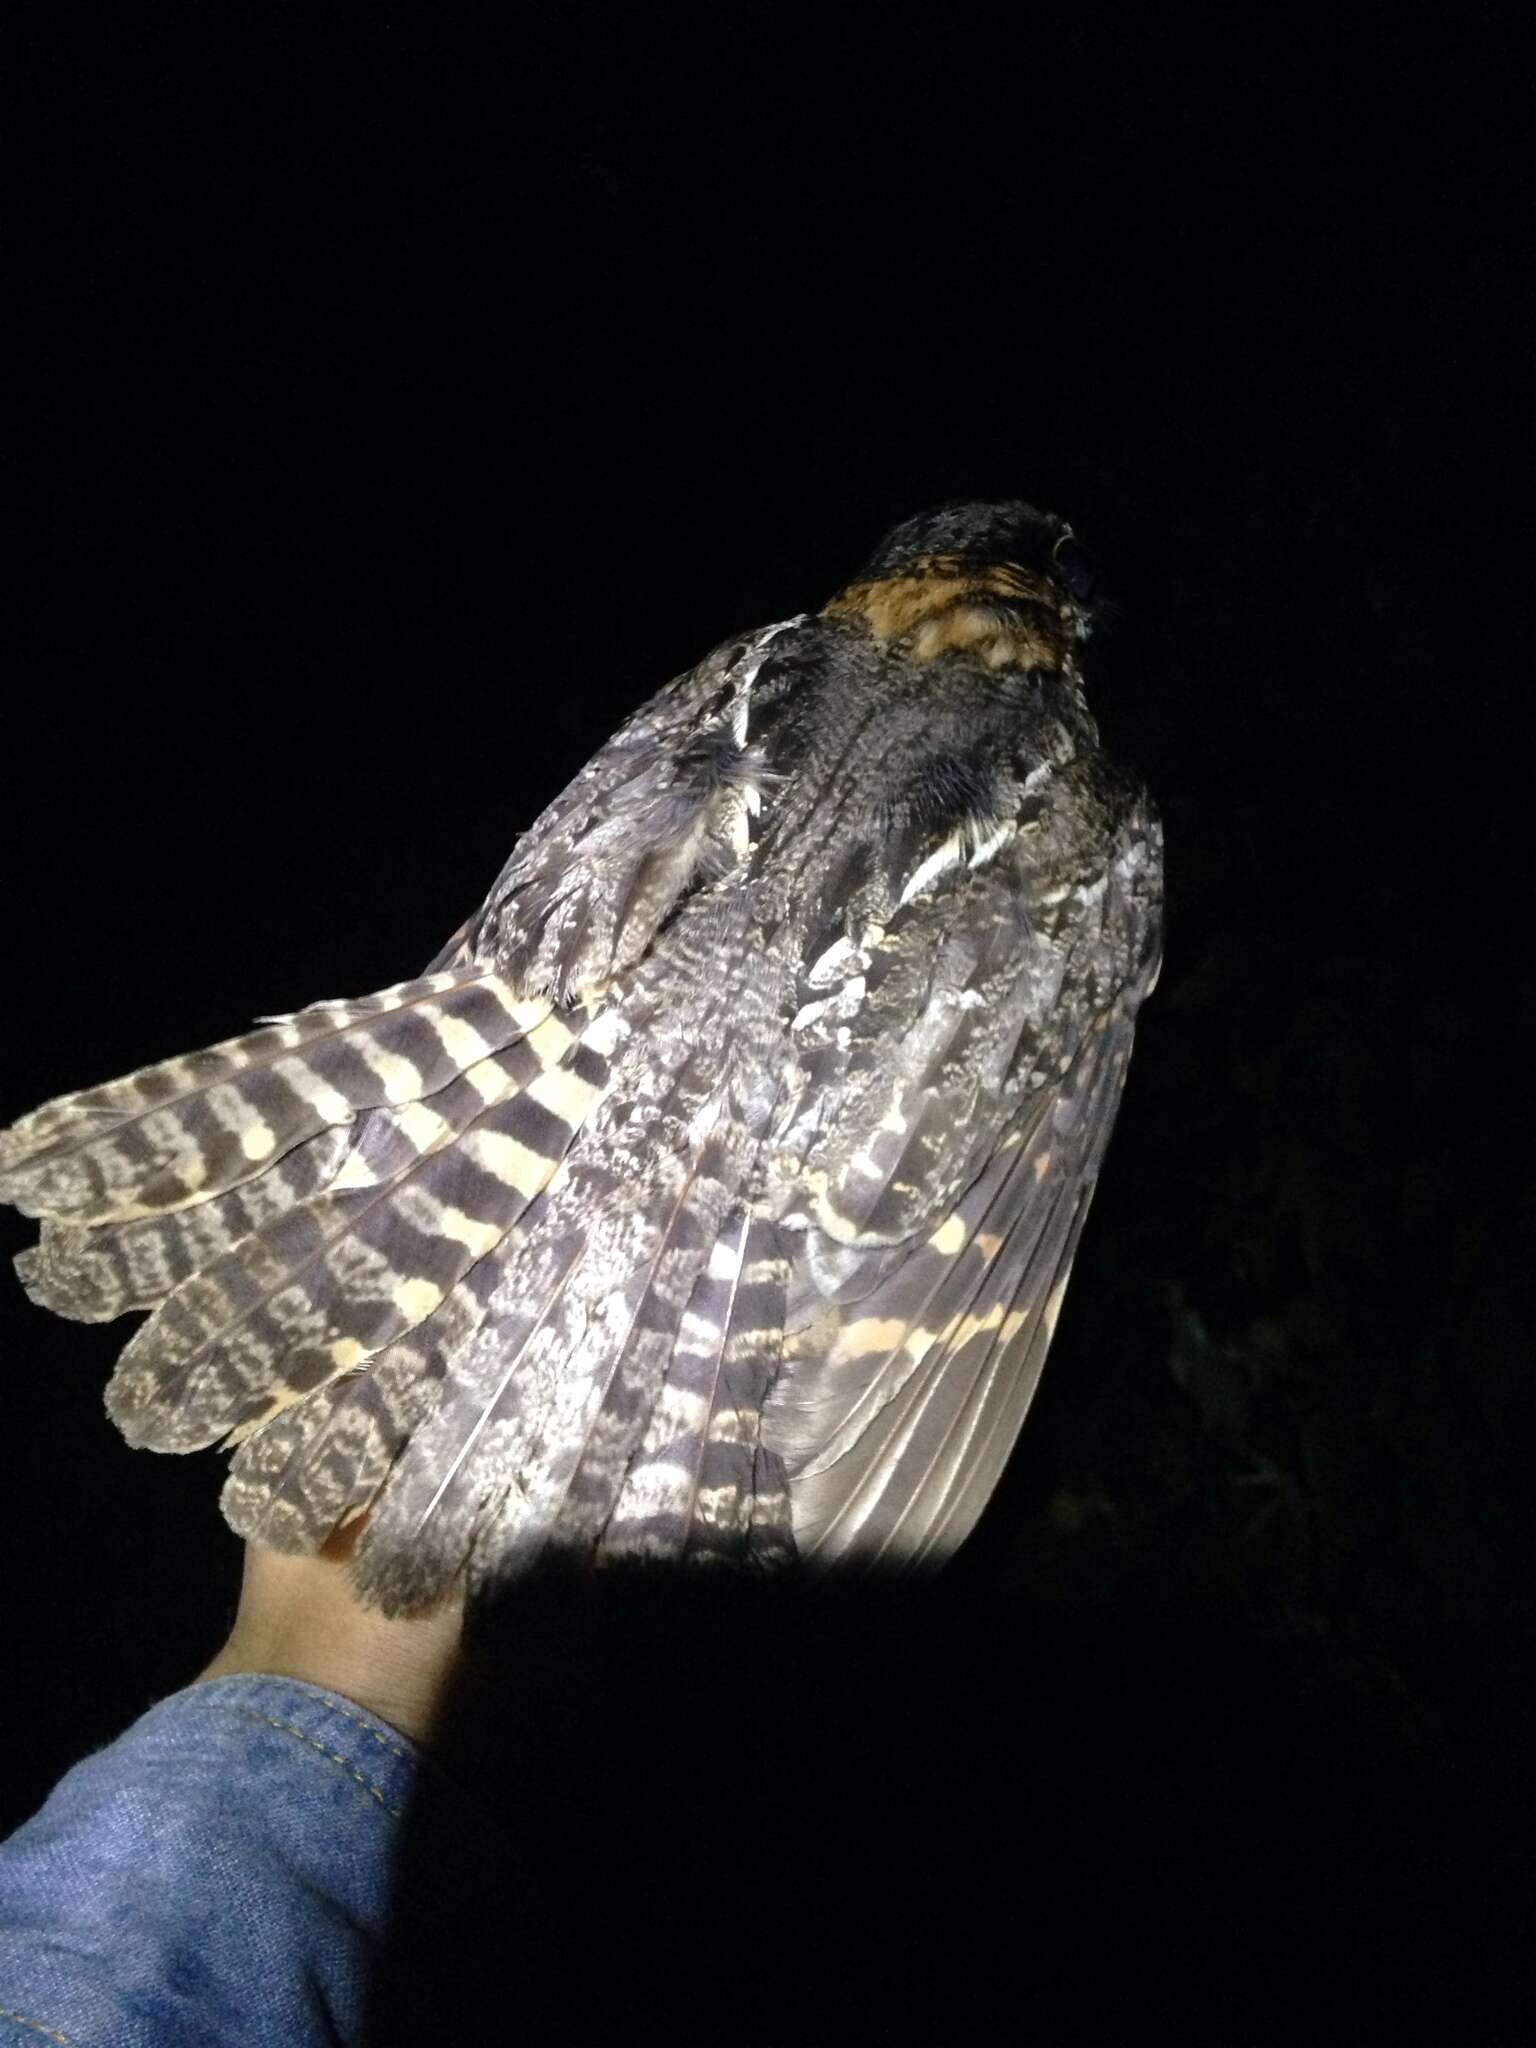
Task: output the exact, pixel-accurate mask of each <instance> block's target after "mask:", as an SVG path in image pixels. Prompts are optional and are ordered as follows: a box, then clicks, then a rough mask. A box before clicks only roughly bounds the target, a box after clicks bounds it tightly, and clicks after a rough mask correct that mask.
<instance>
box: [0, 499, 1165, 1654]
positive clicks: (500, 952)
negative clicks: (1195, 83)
mask: <svg viewBox="0 0 1536 2048" xmlns="http://www.w3.org/2000/svg"><path fill="white" fill-rule="evenodd" d="M1094 616H1095V604H1094V571H1093V566H1092V564H1091V561H1090V558H1089V556H1088V553H1087V551H1086V549H1085V548H1084V547H1083V545H1082V544H1081V542H1080V541H1079V540H1078V538H1077V536H1076V533H1075V531H1074V530H1073V528H1072V527H1071V525H1070V524H1069V523H1068V522H1067V521H1065V520H1063V519H1061V518H1058V517H1057V516H1055V515H1053V514H1050V513H1045V512H1041V511H1038V510H1036V509H1035V508H1034V507H1032V506H1030V505H1028V504H1026V503H1024V502H1023V501H1021V500H1006V501H988V502H970V501H953V502H949V503H946V504H943V505H939V506H937V507H935V508H933V509H931V510H928V511H925V512H921V513H919V514H917V515H916V516H914V517H912V518H909V519H906V520H904V521H902V522H901V523H900V524H898V525H897V526H895V527H894V528H892V529H891V530H890V531H889V532H888V533H887V534H886V535H885V537H884V538H883V539H882V540H881V541H880V543H879V544H878V546H877V547H876V548H875V550H874V552H873V553H872V554H871V555H870V557H869V558H868V559H867V560H866V561H865V562H864V564H863V566H862V567H861V568H860V569H859V570H858V572H857V573H856V574H855V575H854V577H853V579H852V580H851V581H850V582H847V583H845V584H843V585H842V586H841V587H839V588H838V590H837V591H836V593H835V594H834V595H833V596H832V597H831V598H830V599H829V600H828V601H827V602H825V603H824V604H823V605H822V606H821V607H820V609H818V610H816V611H812V612H806V613H801V614H798V615H796V616H794V617H791V618H787V619H784V620H781V621H779V622H777V623H775V624H771V625H769V626H766V627H762V628H758V629H755V630H752V631H748V632H744V633H741V634H737V635H735V636H734V637H732V638H731V639H729V640H728V641H726V642H725V643H723V644H722V645H720V646H717V647H716V648H714V649H713V651H711V652H710V653H708V654H706V655H705V656H704V658H703V659H702V660H701V661H699V662H698V664H697V665H696V666H695V667H693V668H691V669H689V670H688V671H687V672H686V673H684V674H682V675H680V676H678V677H677V678H676V679H675V680H673V681H671V682H669V683H668V684H667V685H666V686H665V687H664V688H662V689H661V690H660V691H659V693H658V694H656V695H655V696H653V697H652V698H651V699H650V701H649V702H647V703H646V704H644V705H643V706H642V707H641V708H640V709H639V710H637V711H636V712H635V713H634V714H633V715H632V716H631V717H630V718H629V719H628V720H627V721H626V722H625V723H624V724H623V725H621V726H620V728H619V730H618V731H617V732H616V733H615V734H614V736H613V737H612V738H611V739H610V740H609V741H608V742H607V743H606V745H604V746H602V747H600V748H599V749H598V751H597V752H596V753H595V754H594V755H593V757H592V758H591V760H590V761H589V762H588V763H587V765H586V766H585V767H584V768H582V769H581V770H580V771H579V772H578V773H577V774H576V775H575V777H574V779H573V780H572V781H571V782H570V783H569V785H568V786H567V787H566V788H565V789H564V790H563V791H562V792H561V794H559V795H558V796H556V797H555V798H554V800H553V802H551V803H550V804H549V805H548V807H547V808H546V809H545V810H544V811H543V812H542V814H541V815H540V816H539V817H538V818H537V819H536V820H535V822H534V823H533V824H532V825H531V826H530V827H529V828H528V830H527V831H525V832H524V833H523V834H522V835H521V836H520V837H519V838H518V840H517V841H516V843H515V845H514V848H513V851H512V853H511V856H510V858H509V859H508V860H507V862H506V865H505V866H504V867H503V869H502V871H501V873H500V874H499V876H498V877H497V879H496V881H495V883H494V885H493V886H492V888H491V890H490V892H489V894H488V895H487V897H486V898H485V900H484V902H483V904H482V905H481V907H480V908H479V909H478V910H477V911H476V912H475V913H474V915H473V916H471V917H470V918H469V919H468V920H467V921H466V922H465V923H464V924H462V925H461V926H460V927H459V929H458V930H457V931H456V932H455V933H454V935H453V937H452V938H451V939H450V940H449V941H448V942H447V944H446V945H445V946H444V947H443V948H442V949H441V951H440V952H439V953H438V955H437V956H436V957H435V958H434V959H433V960H432V961H431V962H430V963H429V964H428V966H427V967H426V969H425V970H424V971H423V972H421V973H420V974H418V975H417V976H416V977H415V978H413V979H411V980H407V981H403V982H400V983H398V984H397V985H395V986H393V987H390V988H388V989H385V990H383V991H381V992H379V993H376V994H373V995H368V996H364V997H362V998H359V999H338V1000H322V1001H318V1002H315V1003H312V1004H310V1005H309V1006H308V1007H306V1008H303V1009H300V1010H297V1011H295V1012H293V1013H291V1014H285V1015H282V1016H271V1017H264V1018H259V1019H258V1020H257V1021H256V1023H255V1024H254V1025H253V1026H252V1027H251V1028H250V1029H249V1030H247V1031H246V1032H244V1033H242V1034H241V1035H239V1036H237V1037H234V1038H230V1039H227V1040H225V1041H223V1042H222V1043H220V1044H218V1045H215V1046H212V1047H209V1048H207V1049H205V1050H203V1051H200V1052H195V1053H191V1054H188V1055H184V1056H180V1057H177V1058H172V1059H167V1060H164V1061H161V1062H158V1063H156V1064H153V1065H150V1066H146V1067H143V1068H141V1069H140V1070H138V1071H137V1072H135V1073H132V1074H129V1075H127V1076H126V1077H124V1078H122V1079H119V1080H115V1081H110V1082H107V1083H105V1084H104V1085H101V1086H96V1087H90V1088H86V1089H83V1090H81V1091H79V1092H76V1093H72V1094H67V1095H64V1096H62V1097H60V1098H58V1099H57V1100H54V1101H52V1102H49V1103H47V1104H45V1105H43V1106H42V1107H41V1108H39V1109H36V1110H34V1111H32V1112H31V1113H30V1114H29V1115H25V1116H23V1117H22V1118H20V1120H19V1121H18V1122H16V1123H15V1124H14V1125H12V1126H11V1127H10V1128H9V1129H7V1130H5V1131H4V1132H0V1200H3V1201H4V1202H6V1203H9V1204H12V1205H14V1206H15V1207H16V1208H17V1209H19V1210H20V1211H22V1212H23V1213H24V1214H26V1215H28V1216H31V1217H34V1218H37V1219H39V1220H40V1225H41V1228H40V1232H39V1236H38V1241H37V1243H36V1244H35V1245H34V1246H32V1247H31V1248H29V1249H28V1250H26V1251H24V1252H23V1253H21V1254H20V1256H19V1257H18V1259H17V1261H16V1264H17V1268H18V1273H19V1276H20V1279H21V1281H22V1284H23V1286H24V1287H25V1289H26V1291H27V1293H28V1294H29V1295H30V1297H31V1298H32V1300H33V1301H34V1302H36V1303H38V1304H40V1305H41V1306H43V1307H45V1308H47V1309H50V1310H53V1311H55V1312H57V1313H58V1314H61V1315H64V1316H68V1317H74V1318H77V1319H81V1320H85V1321H100V1320H106V1319H109V1318H112V1317H116V1316H118V1315H120V1314H124V1313H127V1312H130V1311H147V1319H146V1320H145V1321H143V1322H142V1323H141V1324H140V1325H139V1327H138V1328H137V1330H136V1331H135V1333H134V1334H133V1335H132V1337H131V1338H130V1339H129V1341H128V1342H127V1343H126V1345H125V1347H124V1349H123V1351H122V1353H121V1355H120V1357H119V1359H118V1362H117V1365H116V1367H115V1370H114V1371H113V1373H112V1376H111V1379H110V1382H109V1385H108V1388H107V1393H106V1403H107V1408H108V1412H109V1413H110V1415H111V1417H112V1419H113V1420H114V1422H115V1423H116V1424H117V1427H118V1428H119V1430H120V1431H121V1432H122V1434H123V1436H124V1437H125V1438H126V1439H127V1440H128V1442H129V1443H130V1444H132V1445H134V1446H139V1447H146V1448H149V1449H152V1450H158V1451H165V1452H188V1451H193V1450H197V1449H202V1448H206V1447H209V1446H212V1445H215V1444H222V1445H223V1446H224V1447H225V1448H226V1449H228V1450H230V1451H231V1452H232V1453H233V1456H232V1459H231V1463H230V1467H229V1471H228V1476H227V1478H226V1481H225V1483H224V1487H223V1491H222V1495H221V1507H222V1509H223V1513H224V1516H225V1518H226V1520H227V1521H228V1523H229V1524H230V1525H231V1526H232V1528H233V1529H234V1530H235V1531H236V1532H237V1533H238V1534H240V1535H241V1536H243V1537H245V1538H247V1539H249V1540H252V1541H255V1542H258V1543H263V1544H267V1545H270V1546H272V1547H274V1548H276V1549H278V1550H282V1551H288V1552H296V1553H307V1552H314V1551H316V1550H318V1549H320V1548H321V1547H322V1546H324V1545H325V1544H326V1543H327V1542H328V1541H329V1540H330V1539H331V1538H333V1537H334V1536H336V1535H337V1533H338V1532H341V1531H347V1530H351V1529H352V1525H353V1524H359V1525H360V1534H358V1533H357V1532H356V1531H353V1534H354V1536H355V1537H356V1540H355V1543H354V1544H353V1547H352V1549H351V1558H350V1565H351V1570H352V1573H353V1578H354V1582H355V1586H356V1591H357V1594H358V1597H359V1598H360V1599H361V1600H363V1601H364V1602H366V1603H368V1604H369V1605H372V1606H375V1607H377V1608H379V1609H382V1611H383V1612H384V1613H386V1614H399V1613H408V1612H413V1611H416V1610H417V1609H420V1608H422V1607H424V1606H427V1605H429V1604H431V1603H432V1602H434V1601H435V1600H437V1599H439V1598H441V1597H442V1596H443V1595H444V1593H445V1592H446V1591H447V1590H448V1589H449V1588H450V1587H452V1586H455V1585H457V1584H460V1583H462V1585H463V1586H464V1588H465V1589H466V1592H467V1594H468V1596H469V1597H470V1598H471V1599H472V1600H479V1599H480V1598H482V1597H483V1596H484V1595H485V1594H486V1593H487V1591H488V1590H489V1589H492V1588H495V1587H498V1586H503V1585H505V1584H507V1583H508V1582H510V1581H512V1580H514V1579H516V1578H517V1577H518V1576H519V1575H521V1574H523V1573H525V1572H527V1571H528V1570H530V1569H532V1568H534V1567H536V1566H540V1565H549V1564H552V1563H560V1564H574V1565H576V1566H577V1567H579V1568H586V1567H593V1568H595V1567H598V1566H610V1567H611V1566H617V1565H619V1564H623V1563H630V1564H634V1565H637V1566H640V1565H647V1564H651V1565H659V1566H675V1567H701V1568H712V1567H732V1566H734V1567H737V1568H739V1569H742V1570H745V1571H748V1572H752V1573H758V1574H762V1573H772V1572H778V1571H782V1570H792V1569H796V1568H800V1569H813V1570H814V1569H827V1570H834V1571H836V1570H848V1571H866V1572H867V1571H874V1570H879V1569H882V1568H889V1569H892V1570H895V1571H903V1572H906V1571H916V1570H922V1569H925V1568H930V1567H933V1566H936V1565H939V1564H942V1563H943V1562H944V1561H945V1560H946V1559H947V1558H949V1557H950V1556H951V1555H952V1554H953V1553H954V1551H955V1550H957V1549H958V1547H959V1546H960V1545H961V1544H962V1543H963V1542H964V1540H965V1539H966V1537H967V1536H968V1535H969V1534H970V1532H971V1530H972V1528H973V1527H974V1525H975V1523H976V1521H977V1519H978V1517H979V1516H980V1514H981V1512H982V1509H983V1508H984V1506H985V1505H986V1502H987V1500H988V1498H989V1497H990V1495H991V1494H992V1492H993V1490H994V1487H995V1485H996V1483H997V1481H998V1478H999V1476H1000V1474H1001V1472H1002V1470H1003V1467H1004V1464H1005V1462H1006V1460H1007V1458H1008V1456H1009V1454H1010V1452H1011V1449H1012V1447H1013V1445H1014V1442H1015V1440H1016V1438H1017V1436H1018V1433H1019V1430H1020V1427H1021V1425H1022V1423H1023V1421H1024V1417H1025V1413H1026V1411H1027V1409H1028V1408H1029V1405H1030V1402H1031V1399H1032V1397H1033V1395H1034V1392H1035V1388H1036V1385H1037V1383H1038V1380H1039V1377H1040V1372H1041V1367H1042V1365H1043V1363H1044V1359H1045V1355H1046V1351H1047V1348H1048V1346H1049V1344H1050V1341H1051V1337H1052V1334H1053V1331H1054V1329H1055V1325H1056V1320H1057V1316H1058V1313H1059V1310H1060V1307H1061V1302H1062V1297H1063V1293H1064V1290H1065V1288H1066V1285H1067V1279H1068V1275H1069V1272H1070V1269H1071V1266H1072V1262H1073V1257H1074V1253H1075V1251H1076V1248H1077V1245H1078V1240H1079V1235H1080V1233H1081V1230H1082V1226H1083V1221H1084V1217H1085V1215H1086V1213H1087V1209H1088V1205H1089V1202H1090V1199H1091V1197H1092V1194H1093V1191H1094V1186H1095V1182H1096V1180H1097V1176H1098V1173H1099V1169H1100V1165H1101V1162H1102V1159H1103V1156H1104V1151H1105V1146H1106V1144H1107V1141H1108V1138H1109V1135H1110V1130H1111V1127H1112V1125H1113V1123H1114V1121H1115V1116H1116V1112H1117V1109H1118V1106H1119V1102H1120V1098H1121V1093H1122V1089H1123V1086H1124V1080H1125V1072H1126V1065H1127V1061H1128V1059H1129V1057H1130V1052H1131V1046H1132V1040H1133V1035H1134V1029H1135V1023H1136V1018H1137V1012H1138V1010H1139V1008H1140V1005H1141V1003H1142V1001H1143V1000H1144V998H1145V997H1146V996H1147V994H1148V993H1150V991H1151V989H1152V988H1153V986H1154V984H1155V981H1156V977H1157V972H1158V964H1159V959H1160V950H1161V924H1162V831H1161V825H1160V822H1159V818H1158V813H1157V811H1156V809H1155V807H1154V805H1153V802H1152V800H1151V798H1150V796H1149V795H1148V793H1147V791H1146V789H1145V788H1144V787H1143V785H1142V784H1141V782H1140V781H1139V780H1138V779H1137V778H1136V777H1135V776H1133V775H1132V774H1130V773H1129V772H1128V771H1126V770H1124V769H1122V768H1121V767H1119V766H1117V765H1116V764H1115V763H1114V762H1112V761H1111V760H1110V758H1109V757H1108V755H1107V754H1106V752H1105V750H1104V748H1103V746H1102V744H1101V742H1100V738H1099V733H1098V729H1097V726H1096V724H1095V721H1094V718H1093V716H1092V714H1091V713H1090V710H1089V707H1088V703H1087V700H1086V697H1085V693H1084V683H1083V672H1082V665H1083V655H1084V647H1085V643H1086V641H1087V640H1088V637H1089V635H1090V632H1091V630H1092V625H1093V621H1094Z"/></svg>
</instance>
